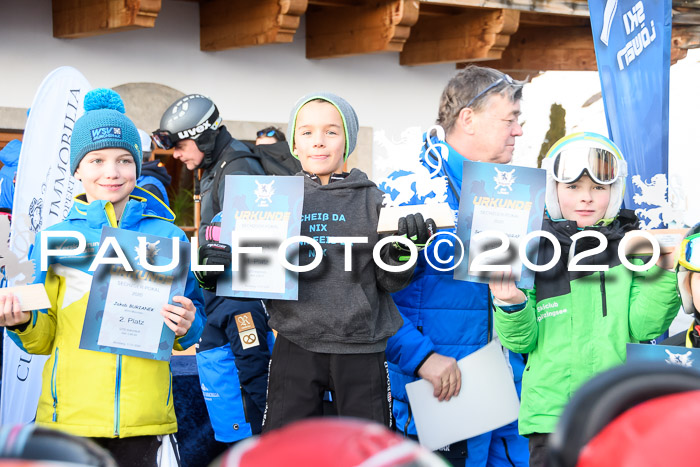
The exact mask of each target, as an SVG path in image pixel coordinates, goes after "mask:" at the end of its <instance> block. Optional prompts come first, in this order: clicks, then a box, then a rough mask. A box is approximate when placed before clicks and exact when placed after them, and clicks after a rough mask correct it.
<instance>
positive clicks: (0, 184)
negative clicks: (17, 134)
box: [0, 139, 22, 209]
mask: <svg viewBox="0 0 700 467" xmlns="http://www.w3.org/2000/svg"><path fill="white" fill-rule="evenodd" d="M21 148H22V142H21V141H20V140H18V139H13V140H12V141H10V142H9V143H7V145H6V146H5V147H4V148H3V149H2V151H0V162H2V168H0V208H10V209H12V202H13V198H14V196H15V182H14V178H15V174H17V164H19V152H20V150H21Z"/></svg>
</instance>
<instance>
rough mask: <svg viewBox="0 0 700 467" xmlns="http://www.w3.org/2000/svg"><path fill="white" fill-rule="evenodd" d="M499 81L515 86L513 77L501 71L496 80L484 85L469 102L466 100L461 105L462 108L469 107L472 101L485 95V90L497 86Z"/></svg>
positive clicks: (487, 90)
mask: <svg viewBox="0 0 700 467" xmlns="http://www.w3.org/2000/svg"><path fill="white" fill-rule="evenodd" d="M501 83H506V84H510V85H511V86H515V81H514V80H513V78H511V77H510V75H507V74H505V73H503V76H501V77H500V78H498V79H497V80H496V81H494V82H493V83H491V84H489V85H488V86H486V87H485V88H484V89H483V90H482V91H481V92H480V93H479V94H477V95H476V96H474V97H472V99H471V100H470V101H469V102H467V105H465V106H464V107H462V108H463V109H464V108H467V107H471V106H472V104H473V103H474V102H476V100H477V99H479V98H480V97H482V96H483V95H485V94H486V93H487V92H489V91H490V90H492V89H493V88H495V87H496V86H499V85H500V84H501Z"/></svg>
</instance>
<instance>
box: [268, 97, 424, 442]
mask: <svg viewBox="0 0 700 467" xmlns="http://www.w3.org/2000/svg"><path fill="white" fill-rule="evenodd" d="M358 128H359V126H358V120H357V115H356V114H355V111H354V110H353V108H352V107H351V106H350V104H348V103H347V102H346V101H345V100H344V99H342V98H340V97H338V96H335V95H333V94H329V93H314V94H309V95H308V96H304V97H303V98H301V99H300V100H299V101H298V102H297V103H296V105H295V106H294V108H293V110H292V113H291V116H290V123H289V134H290V137H289V147H290V149H291V151H292V154H294V156H295V157H297V158H298V159H299V161H300V162H301V165H302V169H303V172H302V173H301V174H300V175H304V177H305V179H304V207H303V211H302V224H301V235H303V236H308V237H312V238H313V239H314V240H316V241H317V242H319V243H320V244H321V246H322V247H323V260H322V262H321V265H320V266H319V267H317V268H315V269H313V270H311V271H308V272H303V273H300V274H299V298H298V300H297V301H282V300H272V301H271V302H270V303H269V305H268V310H269V312H270V326H271V327H272V328H273V329H276V330H277V331H278V336H277V341H276V342H275V346H274V349H273V353H272V360H271V364H270V375H269V382H268V398H267V407H266V410H265V418H264V420H263V431H269V430H273V429H275V428H279V427H281V426H283V425H285V424H287V423H290V422H293V421H295V420H299V419H303V418H307V417H312V416H320V415H322V414H323V395H324V394H325V393H326V392H327V391H331V393H332V394H333V401H334V404H335V409H336V411H337V414H338V415H340V416H351V417H360V418H365V419H369V420H374V421H376V422H379V423H382V424H384V425H386V426H391V396H390V388H389V379H388V373H387V363H386V358H385V356H384V350H385V348H386V342H387V339H388V338H389V337H390V336H391V335H393V334H394V333H395V332H396V331H397V330H398V329H399V328H400V326H401V325H402V319H401V316H400V315H399V313H398V311H397V309H396V306H395V305H394V302H393V300H392V298H391V295H390V293H391V292H395V291H398V290H400V289H401V288H403V287H404V286H406V285H407V284H408V283H409V281H410V280H411V277H412V275H413V267H411V268H409V269H408V270H405V271H402V272H388V271H385V270H384V269H383V268H381V267H380V266H378V265H377V264H376V263H375V262H374V260H373V257H372V250H373V248H374V246H375V244H376V243H377V242H378V241H379V239H380V237H379V235H378V234H377V221H378V218H379V211H380V209H381V205H382V192H381V191H380V190H379V189H378V188H377V187H376V185H375V184H374V183H373V182H371V181H370V180H369V179H368V178H367V175H366V174H365V173H363V172H362V171H360V170H358V169H353V170H352V171H351V172H350V173H346V172H343V165H344V163H345V161H346V160H347V158H348V156H349V155H350V154H351V153H352V151H353V149H354V148H355V143H356V142H357V131H358ZM401 225H402V226H403V233H405V234H406V235H407V236H408V237H409V238H411V240H412V241H413V242H414V243H416V244H417V246H418V247H419V248H420V247H421V246H422V245H424V244H425V243H426V241H427V240H428V238H429V237H430V236H431V235H432V233H433V232H434V231H435V224H434V222H432V220H431V219H428V221H423V218H422V217H421V216H420V214H418V215H416V216H413V215H411V216H407V218H403V219H402V221H401ZM400 230H401V229H400ZM316 232H323V233H322V234H320V235H319V234H318V233H316ZM330 237H365V238H367V242H366V243H359V242H358V243H356V244H353V245H352V256H351V258H352V262H351V268H350V269H351V270H346V268H345V245H343V244H338V243H329V241H328V239H329V238H330ZM313 256H314V252H313V249H312V248H311V246H310V245H309V244H302V245H300V249H299V265H300V266H304V265H307V264H309V263H311V262H312V260H313V259H314V258H313ZM381 256H382V259H383V261H384V262H385V263H387V264H389V265H393V266H396V265H400V264H401V263H402V261H404V260H405V258H404V252H403V251H402V250H401V249H400V248H398V247H397V246H396V245H388V246H387V247H385V248H383V249H382V255H381Z"/></svg>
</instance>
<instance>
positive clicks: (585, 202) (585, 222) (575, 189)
mask: <svg viewBox="0 0 700 467" xmlns="http://www.w3.org/2000/svg"><path fill="white" fill-rule="evenodd" d="M557 196H558V197H559V207H560V208H561V214H562V217H563V218H564V219H566V220H570V221H576V224H577V225H578V226H579V227H588V226H590V225H593V224H595V223H596V222H598V221H599V220H601V219H602V218H603V216H604V215H605V211H607V209H608V204H609V203H610V185H598V184H597V183H595V182H594V181H593V180H591V179H590V178H589V177H588V176H587V175H583V176H581V178H579V179H578V180H577V181H575V182H574V183H557Z"/></svg>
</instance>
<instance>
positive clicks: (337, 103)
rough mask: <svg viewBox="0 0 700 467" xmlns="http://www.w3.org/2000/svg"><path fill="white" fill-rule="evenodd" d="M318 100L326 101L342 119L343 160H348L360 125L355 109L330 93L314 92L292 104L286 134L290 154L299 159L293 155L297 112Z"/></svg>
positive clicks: (353, 148)
mask: <svg viewBox="0 0 700 467" xmlns="http://www.w3.org/2000/svg"><path fill="white" fill-rule="evenodd" d="M316 99H320V100H323V101H326V102H328V103H330V104H333V106H334V107H335V108H336V109H338V112H339V113H340V116H341V117H342V119H343V127H344V130H345V154H344V155H343V160H348V156H350V154H352V152H353V151H354V150H355V145H356V144H357V132H358V130H359V129H360V124H359V122H358V120H357V114H356V113H355V109H353V108H352V106H351V105H350V104H348V101H346V100H345V99H343V98H342V97H339V96H336V95H335V94H331V93H330V92H315V93H312V94H307V95H306V96H304V97H302V98H301V99H299V100H298V101H297V103H296V104H294V108H293V109H292V113H291V114H289V126H288V127H287V132H288V133H289V135H290V136H289V150H290V151H291V152H292V154H293V155H294V157H296V158H297V159H298V158H299V157H298V156H297V155H296V154H294V133H295V132H294V130H295V129H296V123H297V115H298V114H299V110H301V108H302V107H304V105H305V104H307V103H308V102H311V101H313V100H316Z"/></svg>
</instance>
